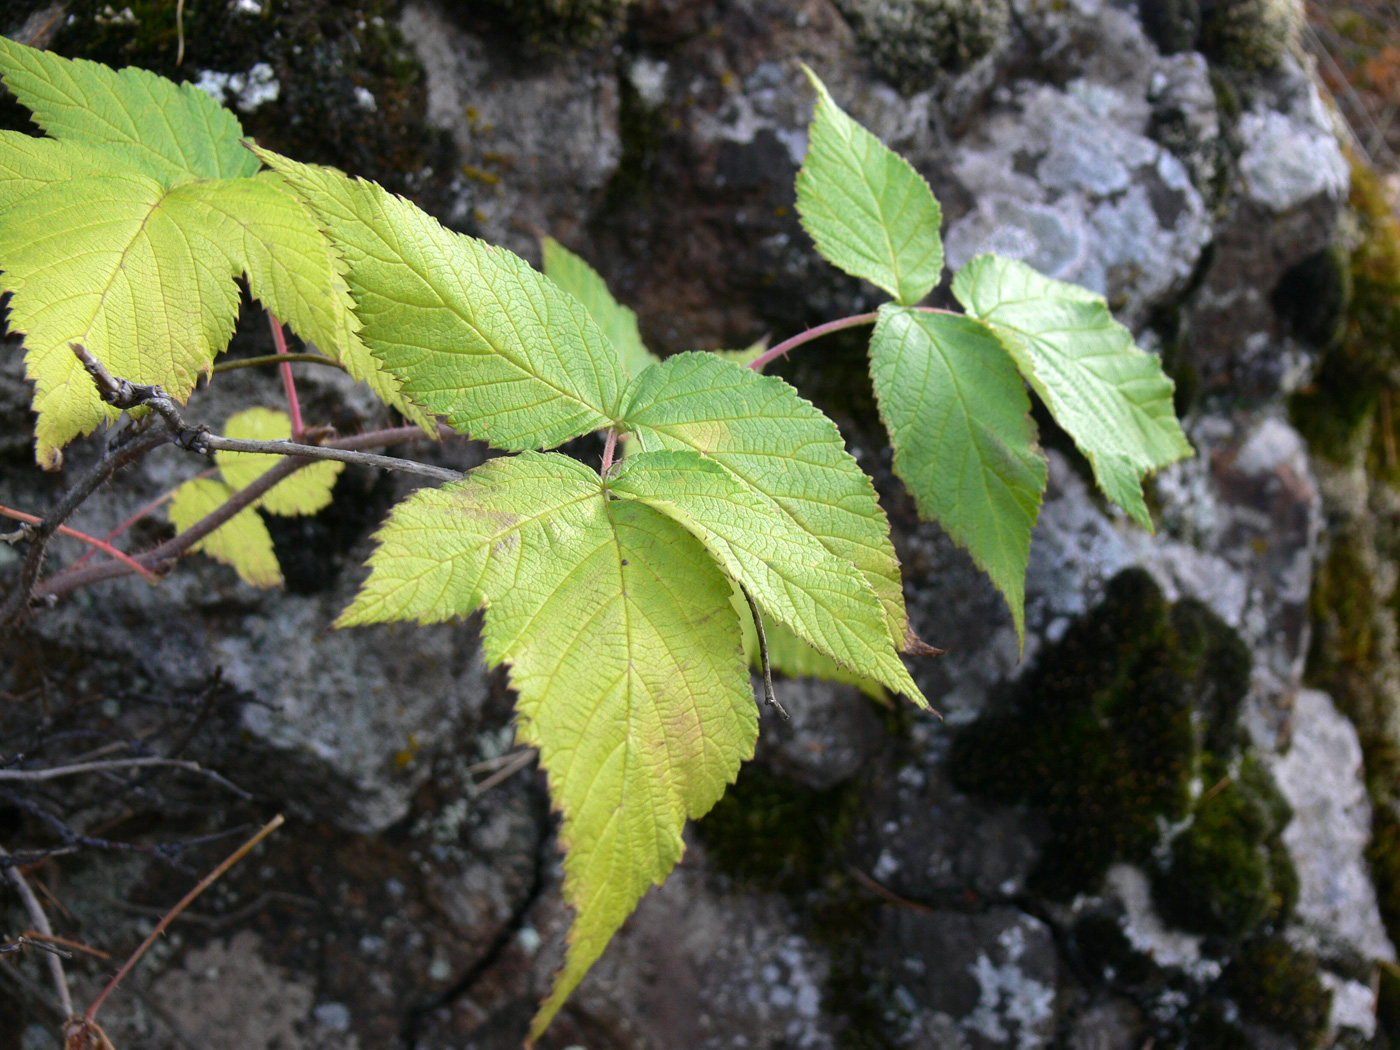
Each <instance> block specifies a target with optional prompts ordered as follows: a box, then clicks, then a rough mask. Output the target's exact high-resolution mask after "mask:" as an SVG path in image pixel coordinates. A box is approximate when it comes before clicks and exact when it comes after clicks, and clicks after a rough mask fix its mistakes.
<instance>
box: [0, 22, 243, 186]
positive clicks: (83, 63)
mask: <svg viewBox="0 0 1400 1050" xmlns="http://www.w3.org/2000/svg"><path fill="white" fill-rule="evenodd" d="M0 73H3V74H4V79H5V86H6V87H8V88H9V89H10V90H11V91H13V92H14V93H15V97H16V98H17V99H19V101H20V104H21V105H23V106H25V107H26V108H27V109H29V110H30V111H31V112H32V113H33V114H34V120H35V121H36V122H37V123H38V124H39V126H40V127H42V128H43V129H44V130H45V131H47V132H48V133H49V134H50V135H52V136H53V137H54V138H56V139H61V140H63V141H66V142H82V143H87V144H89V145H93V146H99V147H101V148H102V149H103V150H104V151H105V152H107V153H108V154H110V155H111V156H113V157H114V158H119V159H120V160H122V161H125V162H126V163H129V164H131V165H132V166H133V167H134V168H135V169H137V170H139V171H142V172H145V173H146V174H148V175H150V176H151V177H153V178H155V179H157V180H158V181H159V182H160V183H161V184H162V185H163V186H167V187H168V186H173V185H175V184H176V183H179V182H186V181H188V180H190V179H191V178H210V179H226V178H238V177H240V176H245V175H251V174H253V172H255V171H257V170H258V160H257V158H256V157H254V156H253V155H252V154H251V153H249V152H248V150H247V149H246V148H245V147H244V146H243V145H242V143H241V141H240V140H241V139H242V138H243V128H242V127H241V126H240V125H239V123H238V118H237V117H235V116H234V115H233V114H232V113H230V112H229V111H228V110H226V109H224V108H223V107H222V106H220V105H219V104H218V103H217V102H215V101H214V100H213V99H212V98H210V97H209V96H208V95H207V94H205V93H204V92H203V91H201V90H199V88H197V87H194V86H193V85H192V84H181V85H178V86H177V85H176V84H173V83H172V82H171V81H169V80H166V79H165V78H164V77H159V76H157V75H156V74H154V73H151V72H148V71H146V70H144V69H135V68H130V69H123V70H122V71H121V72H116V71H115V70H112V69H110V68H108V67H107V66H104V65H100V64H98V63H96V62H89V61H87V60H86V59H67V58H60V57H59V56H58V55H55V54H51V53H49V52H47V51H38V50H35V49H34V48H31V47H25V46H24V45H23V44H19V43H16V42H15V41H13V40H9V39H6V38H5V37H0Z"/></svg>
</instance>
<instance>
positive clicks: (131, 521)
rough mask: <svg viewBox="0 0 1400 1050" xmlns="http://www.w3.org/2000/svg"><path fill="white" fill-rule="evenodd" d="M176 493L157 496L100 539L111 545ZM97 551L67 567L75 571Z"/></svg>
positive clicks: (203, 475)
mask: <svg viewBox="0 0 1400 1050" xmlns="http://www.w3.org/2000/svg"><path fill="white" fill-rule="evenodd" d="M218 471H219V468H218V467H210V468H209V469H208V470H206V471H204V472H203V473H201V474H196V475H195V476H194V478H193V479H191V480H198V479H200V478H207V477H211V476H212V475H214V474H217V473H218ZM177 491H179V489H178V487H177V488H173V489H171V490H170V491H169V492H167V493H166V494H165V495H163V496H157V497H156V498H155V499H153V500H151V502H150V503H147V504H146V505H145V506H144V507H142V508H141V509H140V510H138V511H137V512H136V513H134V514H132V515H131V516H130V517H129V518H127V519H126V520H125V521H124V522H122V523H121V524H120V525H118V526H117V527H116V528H115V529H113V530H112V531H111V532H109V533H107V535H105V536H103V537H102V539H103V541H104V542H106V543H111V542H112V541H113V540H114V539H116V538H117V537H118V536H120V535H121V534H122V533H123V532H125V531H126V530H127V529H129V528H131V526H133V525H135V524H136V523H137V522H138V521H140V520H141V519H142V518H144V517H145V516H146V515H147V514H149V513H151V511H153V510H155V509H156V508H157V507H159V506H160V505H161V504H162V503H165V502H167V501H168V500H171V499H173V498H174V497H175V493H176V492H177ZM98 549H99V548H93V549H92V550H90V551H88V552H87V553H86V554H84V555H83V556H82V557H81V558H79V559H78V560H77V561H75V562H74V563H73V564H72V565H71V566H69V568H73V569H76V568H77V567H78V566H79V565H82V564H83V563H84V562H86V561H87V560H88V559H89V558H91V557H92V556H93V554H94V553H95V552H96V551H97V550H98Z"/></svg>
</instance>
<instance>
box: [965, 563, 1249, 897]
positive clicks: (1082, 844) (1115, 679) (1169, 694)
mask: <svg viewBox="0 0 1400 1050" xmlns="http://www.w3.org/2000/svg"><path fill="white" fill-rule="evenodd" d="M1248 679H1249V656H1248V652H1247V650H1246V649H1245V648H1244V646H1243V643H1242V642H1241V641H1240V640H1239V639H1238V638H1237V637H1236V636H1235V635H1234V632H1232V631H1231V630H1230V629H1229V628H1228V627H1227V626H1226V625H1225V624H1224V623H1223V622H1221V621H1220V620H1219V618H1218V617H1216V616H1215V615H1214V614H1213V613H1211V612H1210V610H1209V609H1207V608H1206V607H1205V606H1204V605H1201V604H1200V603H1198V602H1179V603H1177V604H1176V605H1175V606H1171V605H1169V604H1168V603H1167V601H1166V600H1165V598H1164V597H1163V596H1162V593H1161V591H1160V589H1159V588H1158V587H1157V585H1156V584H1155V583H1154V582H1153V581H1152V578H1151V577H1150V576H1149V575H1148V574H1147V573H1146V572H1143V571H1142V570H1140V569H1129V570H1127V571H1125V572H1123V573H1120V574H1119V575H1118V576H1117V577H1115V578H1114V579H1113V580H1112V581H1111V582H1110V583H1109V585H1108V588H1107V591H1106V594H1105V597H1104V600H1103V602H1102V603H1101V604H1100V605H1099V607H1098V608H1097V609H1095V610H1094V611H1093V612H1091V613H1090V614H1089V615H1088V616H1086V617H1084V618H1083V619H1081V620H1080V621H1079V622H1077V623H1076V624H1074V625H1073V626H1072V627H1071V628H1070V629H1069V631H1068V632H1067V633H1066V635H1065V637H1064V638H1063V639H1062V640H1061V641H1060V642H1059V643H1058V644H1057V645H1054V646H1052V647H1050V648H1049V649H1047V650H1046V652H1045V653H1044V655H1043V656H1042V657H1041V659H1040V661H1039V662H1038V664H1037V665H1036V667H1035V669H1034V670H1032V671H1031V672H1030V673H1029V674H1027V675H1026V676H1025V677H1023V678H1022V679H1021V681H1020V682H1019V683H1018V684H1017V686H1016V687H1015V690H1014V692H1013V694H1012V695H1010V696H1009V697H1007V698H1005V700H1006V702H1005V703H1004V704H1002V705H999V710H997V711H996V712H995V713H989V714H987V715H985V716H984V717H982V718H981V719H979V720H978V721H977V722H975V723H973V725H971V726H970V727H968V728H967V729H966V730H965V731H964V732H963V733H962V734H960V736H959V737H958V739H957V741H956V742H955V744H954V747H953V751H952V756H951V762H950V770H951V773H952V776H953V778H954V780H955V782H956V783H957V784H958V785H959V786H960V787H962V788H963V789H964V790H968V791H972V792H976V793H979V794H982V795H985V796H988V797H991V798H994V799H997V800H1000V801H1004V802H1022V801H1024V802H1030V803H1032V804H1034V805H1036V806H1039V807H1042V808H1043V809H1044V810H1045V814H1046V824H1047V829H1048V833H1049V841H1048V843H1047V845H1046V848H1045V851H1044V854H1043V857H1042V860H1041V863H1040V864H1039V866H1038V867H1037V869H1036V871H1035V872H1034V874H1033V876H1032V881H1033V883H1034V884H1035V885H1036V887H1037V888H1038V889H1040V890H1041V891H1042V892H1045V893H1047V894H1048V895H1050V896H1052V897H1057V898H1061V899H1063V898H1066V897H1069V896H1071V895H1073V894H1074V893H1077V892H1080V891H1082V890H1088V889H1092V888H1093V887H1094V886H1095V885H1096V884H1097V882H1098V880H1099V879H1100V878H1101V877H1102V875H1103V873H1104V871H1105V870H1106V869H1107V867H1108V866H1109V865H1110V864H1111V863H1113V862H1114V861H1115V860H1130V861H1143V860H1145V859H1146V858H1147V857H1148V855H1149V854H1150V852H1151V850H1152V847H1153V846H1154V845H1155V843H1156V842H1157V840H1158V837H1159V819H1160V818H1166V819H1167V820H1173V821H1174V820H1179V819H1180V818H1181V817H1183V816H1184V815H1185V813H1186V810H1187V806H1188V803H1189V791H1188V787H1189V781H1190V778H1191V774H1192V772H1193V770H1194V769H1195V767H1196V763H1197V757H1198V752H1199V748H1200V744H1201V737H1202V736H1204V737H1205V738H1208V739H1211V740H1212V742H1213V743H1215V744H1216V745H1217V746H1218V747H1220V748H1221V749H1222V750H1224V751H1226V752H1228V751H1229V750H1230V749H1231V748H1232V747H1233V746H1234V743H1235V739H1236V738H1235V733H1236V730H1235V728H1234V725H1235V722H1236V719H1237V716H1238V705H1239V702H1240V700H1241V698H1242V697H1243V695H1244V692H1245V690H1246V688H1247V686H1248ZM1198 722H1199V723H1200V725H1201V727H1202V728H1200V729H1198V728H1197V723H1198Z"/></svg>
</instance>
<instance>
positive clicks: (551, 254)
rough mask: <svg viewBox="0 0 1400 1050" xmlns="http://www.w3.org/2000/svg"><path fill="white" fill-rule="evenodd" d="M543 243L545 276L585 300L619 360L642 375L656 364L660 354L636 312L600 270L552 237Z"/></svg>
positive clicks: (629, 373)
mask: <svg viewBox="0 0 1400 1050" xmlns="http://www.w3.org/2000/svg"><path fill="white" fill-rule="evenodd" d="M542 243H543V244H544V273H545V276H546V277H548V278H549V279H550V280H551V281H553V282H554V283H555V284H557V285H558V286H559V287H560V288H562V289H564V291H566V292H568V293H569V294H570V295H572V296H573V297H574V298H575V299H577V300H578V301H579V302H581V303H583V305H584V307H585V309H587V310H588V314H589V316H590V317H592V318H593V320H595V321H597V322H598V327H599V328H601V329H602V330H603V334H604V335H605V336H607V338H608V342H610V343H611V344H612V345H613V349H614V350H616V351H617V359H618V362H619V363H620V364H621V365H622V367H623V368H624V369H625V370H626V372H627V374H628V375H632V376H636V375H640V374H641V372H642V370H643V369H644V368H646V367H648V366H649V365H654V364H656V362H657V361H658V360H660V358H658V357H657V356H656V355H655V354H653V353H652V352H651V351H650V350H648V349H647V348H646V344H645V343H643V342H642V333H641V330H640V329H639V328H638V327H637V315H636V314H635V313H633V312H632V311H631V310H629V309H628V308H627V307H625V306H623V305H622V304H621V303H619V302H618V301H617V300H616V299H614V298H613V297H612V293H611V292H609V291H608V286H607V284H606V283H604V281H603V278H602V277H601V276H600V275H599V274H598V272H597V271H596V270H594V269H593V267H591V266H589V265H588V264H587V263H586V262H584V261H583V260H582V259H580V258H579V257H578V256H577V255H575V254H574V253H573V252H571V251H569V249H567V248H565V247H564V246H563V245H562V244H560V243H559V242H558V241H556V240H555V239H554V238H553V237H546V238H544V241H543V242H542Z"/></svg>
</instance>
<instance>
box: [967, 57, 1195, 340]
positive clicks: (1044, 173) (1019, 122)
mask: <svg viewBox="0 0 1400 1050" xmlns="http://www.w3.org/2000/svg"><path fill="white" fill-rule="evenodd" d="M1132 87H1133V88H1136V87H1137V85H1136V84H1134V85H1132ZM1145 113H1146V99H1145V95H1129V94H1127V93H1126V92H1125V90H1124V88H1123V87H1122V86H1121V85H1111V84H1105V83H1100V82H1095V81H1091V80H1087V79H1081V80H1076V81H1073V82H1072V83H1071V84H1070V85H1069V86H1068V88H1067V89H1066V90H1064V91H1060V90H1057V89H1055V88H1052V87H1048V86H1045V85H1023V86H1021V88H1020V89H1019V90H1018V91H1017V94H1016V100H1015V105H1014V108H1012V109H1011V110H1008V111H1006V112H1003V113H1000V114H998V115H997V116H996V117H994V118H993V119H992V120H991V121H990V122H989V123H988V124H987V125H986V127H985V128H982V129H979V131H978V132H977V133H976V134H975V135H974V137H973V138H972V139H971V140H970V141H968V142H966V143H964V144H963V145H962V146H961V147H960V149H959V150H958V153H957V155H956V157H955V160H954V170H955V171H956V173H957V176H958V178H959V179H960V180H961V182H962V183H963V185H964V186H965V187H966V188H967V189H968V191H970V192H971V193H972V194H973V196H974V197H975V198H976V200H977V206H976V208H975V209H974V210H973V211H972V212H971V213H970V214H968V215H965V216H964V217H962V218H961V219H959V220H957V221H956V222H955V223H953V224H952V225H951V226H950V227H949V229H948V233H947V254H948V263H949V266H951V267H953V268H955V269H956V268H957V267H959V266H961V265H962V264H963V263H965V262H966V261H967V260H968V259H970V258H971V257H972V256H974V255H976V254H978V253H980V252H984V251H997V252H1000V253H1002V254H1008V255H1014V256H1016V257H1018V258H1022V259H1024V260H1025V261H1027V262H1028V263H1030V264H1031V265H1032V266H1035V267H1036V268H1037V269H1039V270H1041V271H1042V272H1044V273H1046V274H1048V275H1049V276H1052V277H1057V278H1059V279H1061V280H1066V281H1073V282H1075V283H1078V284H1083V285H1085V286H1087V287H1089V288H1092V289H1094V290H1095V291H1098V292H1101V293H1104V294H1106V295H1107V296H1108V297H1109V301H1110V302H1111V303H1112V304H1113V305H1114V307H1115V309H1116V310H1117V312H1118V314H1119V316H1120V318H1121V319H1122V320H1124V321H1125V322H1127V323H1129V324H1133V323H1136V322H1139V321H1141V320H1142V319H1143V318H1144V317H1145V316H1146V312H1147V310H1148V309H1149V308H1150V307H1151V305H1152V304H1153V303H1155V302H1158V301H1160V300H1161V299H1162V298H1164V297H1165V296H1167V295H1169V294H1170V293H1171V292H1172V291H1174V290H1176V289H1178V288H1180V287H1181V286H1182V285H1183V283H1184V282H1185V280H1186V278H1187V277H1189V275H1190V274H1191V271H1192V269H1193V268H1194V266H1195V264H1196V260H1197V259H1198V258H1199V257H1200V254H1201V251H1202V249H1203V248H1204V247H1205V245H1206V243H1207V242H1208V241H1209V239H1210V225H1209V222H1208V220H1207V217H1206V213H1205V205H1204V203H1203V201H1202V199H1201V195H1200V193H1199V191H1198V190H1197V189H1196V187H1195V186H1194V185H1192V182H1191V178H1190V175H1189V174H1188V172H1187V170H1186V168H1185V167H1184V166H1183V165H1182V163H1181V161H1180V160H1178V159H1177V158H1176V157H1175V156H1174V155H1172V154H1171V153H1170V152H1168V151H1167V150H1165V149H1163V148H1162V147H1161V146H1160V145H1158V144H1157V143H1156V142H1153V141H1152V140H1151V139H1150V138H1148V137H1146V135H1145V130H1146V128H1145V123H1146V122H1145Z"/></svg>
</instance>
